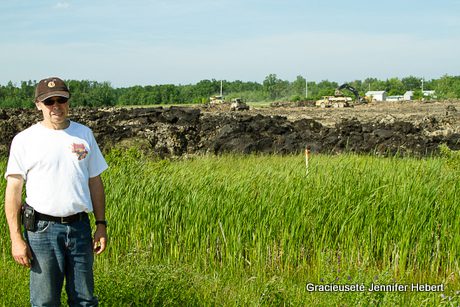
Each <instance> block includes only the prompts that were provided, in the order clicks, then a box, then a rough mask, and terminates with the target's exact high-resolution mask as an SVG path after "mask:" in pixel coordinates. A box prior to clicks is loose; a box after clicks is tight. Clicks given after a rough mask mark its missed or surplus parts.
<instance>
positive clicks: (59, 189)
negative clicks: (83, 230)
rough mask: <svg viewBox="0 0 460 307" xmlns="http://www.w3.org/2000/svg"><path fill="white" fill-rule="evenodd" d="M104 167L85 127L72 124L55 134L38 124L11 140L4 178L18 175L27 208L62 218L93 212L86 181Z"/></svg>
mask: <svg viewBox="0 0 460 307" xmlns="http://www.w3.org/2000/svg"><path fill="white" fill-rule="evenodd" d="M107 167H108V166H107V163H106V162H105V160H104V157H103V156H102V153H101V151H100V149H99V146H98V145H97V143H96V140H95V139H94V136H93V133H92V131H91V129H89V128H88V127H86V126H84V125H81V124H79V123H76V122H72V121H71V122H70V125H69V127H68V128H66V129H62V130H54V129H49V128H46V127H45V126H43V125H42V124H41V123H37V124H35V125H33V126H31V127H29V128H27V129H25V130H24V131H22V132H20V133H18V134H17V135H16V136H15V137H14V139H13V142H12V143H11V150H10V157H9V160H8V166H7V169H6V174H5V178H6V177H7V176H8V175H12V174H17V175H21V176H22V177H23V178H24V180H25V182H26V202H27V203H28V204H29V205H30V206H32V207H33V208H34V209H35V210H36V211H38V212H40V213H44V214H48V215H52V216H58V217H64V216H69V215H72V214H75V213H78V212H82V211H85V212H91V211H93V205H92V202H91V195H90V191H89V178H92V177H96V176H98V175H100V174H101V173H102V172H103V171H104V170H106V169H107Z"/></svg>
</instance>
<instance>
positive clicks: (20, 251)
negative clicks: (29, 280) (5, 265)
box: [11, 239, 32, 268]
mask: <svg viewBox="0 0 460 307" xmlns="http://www.w3.org/2000/svg"><path fill="white" fill-rule="evenodd" d="M11 254H12V255H13V258H14V261H16V262H17V263H19V264H20V265H23V266H25V267H27V268H30V267H31V262H32V252H31V251H30V248H29V245H27V243H26V242H25V241H24V240H22V239H20V240H15V241H13V242H11Z"/></svg>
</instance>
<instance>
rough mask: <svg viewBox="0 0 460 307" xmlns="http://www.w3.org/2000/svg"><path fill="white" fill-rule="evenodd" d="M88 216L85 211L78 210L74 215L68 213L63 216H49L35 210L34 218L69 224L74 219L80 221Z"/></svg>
mask: <svg viewBox="0 0 460 307" xmlns="http://www.w3.org/2000/svg"><path fill="white" fill-rule="evenodd" d="M87 216H88V213H86V212H80V213H77V214H74V215H69V216H65V217H58V216H51V215H47V214H43V213H40V212H37V211H35V219H36V220H41V221H50V222H56V223H60V224H70V223H73V222H76V221H81V220H83V219H84V218H86V217H87Z"/></svg>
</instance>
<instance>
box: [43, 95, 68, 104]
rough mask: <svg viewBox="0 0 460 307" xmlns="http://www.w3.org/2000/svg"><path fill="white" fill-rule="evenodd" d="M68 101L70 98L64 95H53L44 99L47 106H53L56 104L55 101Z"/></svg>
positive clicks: (61, 102)
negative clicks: (57, 96)
mask: <svg viewBox="0 0 460 307" xmlns="http://www.w3.org/2000/svg"><path fill="white" fill-rule="evenodd" d="M67 101H69V99H67V98H64V97H59V98H55V97H51V98H48V99H45V100H44V101H43V104H44V105H45V106H52V105H54V103H55V102H57V103H59V104H64V103H66V102H67Z"/></svg>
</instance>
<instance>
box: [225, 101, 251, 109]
mask: <svg viewBox="0 0 460 307" xmlns="http://www.w3.org/2000/svg"><path fill="white" fill-rule="evenodd" d="M230 110H231V111H241V110H249V106H248V105H247V104H245V103H244V102H243V100H242V99H241V98H234V99H232V104H231V105H230Z"/></svg>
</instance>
